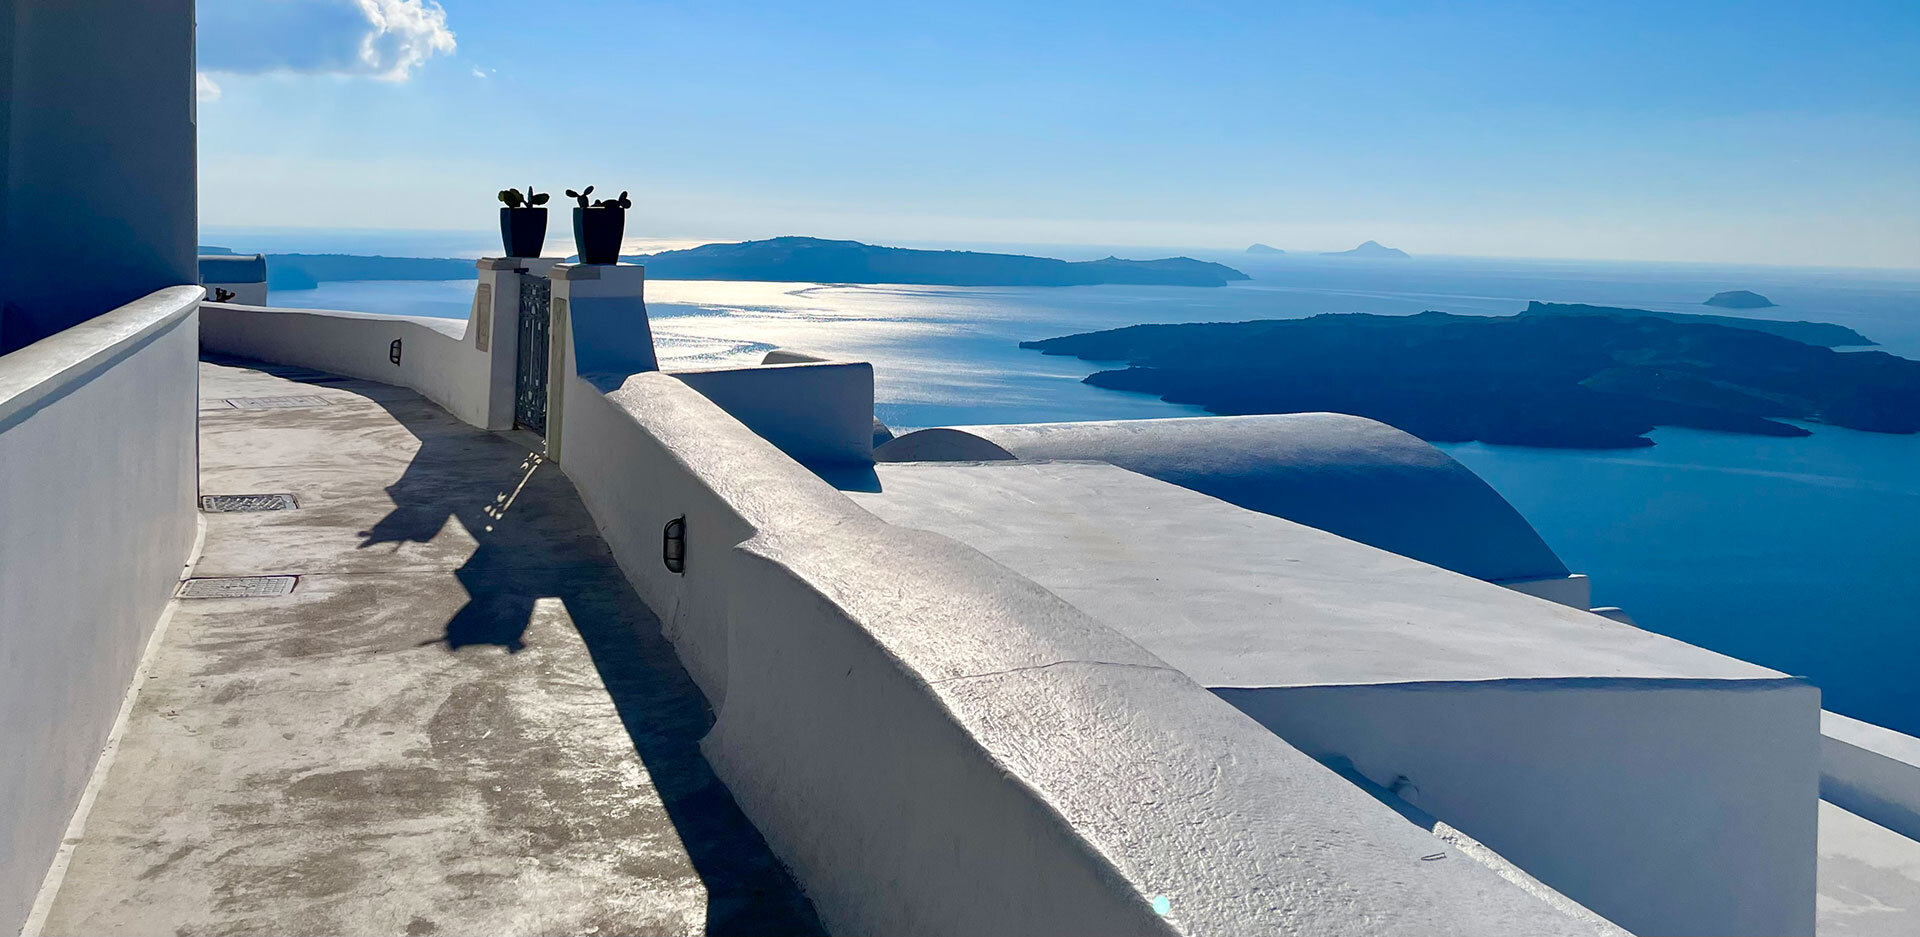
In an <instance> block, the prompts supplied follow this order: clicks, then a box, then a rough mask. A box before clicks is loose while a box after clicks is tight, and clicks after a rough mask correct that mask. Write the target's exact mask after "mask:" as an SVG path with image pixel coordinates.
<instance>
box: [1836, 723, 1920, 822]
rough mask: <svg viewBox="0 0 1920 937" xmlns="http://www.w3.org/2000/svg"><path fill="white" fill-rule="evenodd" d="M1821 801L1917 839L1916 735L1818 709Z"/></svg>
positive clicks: (1919, 763) (1919, 760) (1919, 751)
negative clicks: (1819, 712)
mask: <svg viewBox="0 0 1920 937" xmlns="http://www.w3.org/2000/svg"><path fill="white" fill-rule="evenodd" d="M1820 799H1822V800H1825V801H1827V802H1828V803H1831V804H1833V805H1834V806H1836V807H1839V808H1841V809H1843V810H1846V811H1848V812H1849V813H1852V814H1854V815H1856V816H1860V817H1864V818H1866V819H1868V820H1871V821H1873V822H1875V823H1878V824H1880V825H1881V826H1884V827H1886V828H1887V829H1890V830H1893V831H1894V832H1896V833H1899V834H1901V835H1902V836H1905V837H1907V838H1908V839H1916V840H1920V739H1917V738H1914V737H1913V736H1911V735H1905V734H1902V733H1899V732H1895V731H1893V730H1892V729H1887V728H1883V727H1881V726H1877V725H1874V724H1873V723H1870V722H1861V721H1860V720H1858V719H1851V718H1848V717H1846V716H1842V715H1840V714H1839V713H1831V712H1822V713H1821V714H1820Z"/></svg>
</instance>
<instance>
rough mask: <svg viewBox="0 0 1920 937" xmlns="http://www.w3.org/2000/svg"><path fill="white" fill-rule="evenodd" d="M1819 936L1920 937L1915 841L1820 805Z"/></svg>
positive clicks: (1918, 846)
mask: <svg viewBox="0 0 1920 937" xmlns="http://www.w3.org/2000/svg"><path fill="white" fill-rule="evenodd" d="M1818 932H1819V934H1820V937H1913V935H1914V934H1920V842H1916V841H1915V840H1912V839H1909V838H1907V837H1905V836H1902V835H1900V834H1899V833H1896V832H1894V831H1893V830H1889V829H1887V828H1886V827H1883V826H1880V825H1879V824H1876V823H1874V822H1873V821H1871V820H1867V819H1864V818H1862V817H1859V816H1855V815H1854V814H1852V813H1849V812H1847V811H1845V810H1842V809H1841V808H1839V807H1836V806H1834V805H1833V804H1830V803H1824V802H1823V803H1821V804H1820V922H1819V928H1818Z"/></svg>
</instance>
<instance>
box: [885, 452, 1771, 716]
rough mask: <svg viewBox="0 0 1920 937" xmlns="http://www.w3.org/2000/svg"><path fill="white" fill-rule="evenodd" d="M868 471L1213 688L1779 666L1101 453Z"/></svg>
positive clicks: (942, 523)
mask: <svg viewBox="0 0 1920 937" xmlns="http://www.w3.org/2000/svg"><path fill="white" fill-rule="evenodd" d="M876 470H877V472H878V475H879V478H880V485H881V489H882V490H881V491H879V492H875V493H867V492H853V493H850V496H851V497H852V498H853V500H854V501H856V502H858V503H859V504H861V505H862V506H863V507H866V508H867V509H869V510H871V511H874V512H875V513H877V514H879V515H880V516H881V517H883V518H886V519H887V520H890V521H893V522H894V523H899V524H906V525H909V526H916V527H923V528H926V529H930V530H937V531H940V532H941V533H945V534H947V535H948V536H951V537H955V538H957V539H959V540H961V541H963V542H965V543H968V544H971V545H972V546H974V547H976V548H978V549H980V550H982V551H983V552H985V553H987V555H989V556H992V557H994V558H996V559H998V560H1000V561H1001V562H1003V563H1006V564H1008V565H1010V566H1012V567H1014V568H1015V569H1018V570H1020V571H1021V572H1022V573H1024V574H1026V575H1028V576H1032V577H1034V578H1035V579H1037V580H1038V581H1039V582H1040V583H1041V584H1042V585H1045V586H1047V587H1048V588H1049V589H1052V590H1053V591H1055V592H1057V593H1059V594H1060V595H1061V596H1063V597H1065V598H1067V599H1068V600H1069V601H1071V602H1073V603H1075V604H1076V605H1079V606H1081V607H1082V608H1085V609H1087V610H1088V611H1089V612H1091V613H1093V614H1094V615H1095V616H1096V617H1099V618H1101V619H1102V620H1105V621H1107V622H1109V623H1110V624H1113V625H1114V626H1115V627H1119V628H1121V629H1122V630H1124V631H1128V632H1129V633H1130V635H1131V636H1132V637H1134V638H1135V639H1136V640H1139V641H1141V642H1142V643H1145V644H1147V645H1148V646H1149V647H1151V648H1153V649H1154V652H1155V653H1156V654H1158V655H1159V656H1161V657H1164V658H1166V659H1167V660H1168V661H1169V662H1170V663H1172V664H1173V665H1174V666H1176V667H1179V668H1180V669H1181V670H1183V671H1185V672H1187V673H1188V674H1191V675H1192V676H1193V677H1194V679H1196V680H1199V681H1200V682H1202V683H1204V684H1205V685H1207V686H1209V687H1232V686H1247V687H1262V686H1303V685H1316V684H1356V683H1407V682H1430V681H1459V680H1505V679H1515V678H1534V679H1538V678H1554V677H1606V678H1625V677H1636V678H1651V679H1665V678H1685V679H1693V678H1702V679H1718V680H1728V679H1734V680H1785V679H1788V678H1787V677H1786V676H1785V675H1784V674H1781V673H1779V672H1778V671H1774V670H1769V669H1767V668H1765V667H1760V666H1757V665H1754V664H1749V663H1747V662H1745V661H1742V660H1737V659H1735V658H1732V657H1727V656H1725V655H1723V654H1715V653H1713V652H1711V651H1708V650H1705V649H1702V648H1698V647H1695V646H1693V645H1690V644H1686V643H1683V642H1680V641H1676V640H1674V639H1672V638H1668V637H1665V636H1663V635H1659V634H1654V633H1652V632H1648V631H1642V630H1640V629H1638V628H1633V627H1630V626H1627V625H1622V624H1620V623H1618V622H1613V621H1608V620H1606V619H1604V618H1601V617H1599V616H1597V615H1593V614H1590V613H1587V612H1582V611H1576V610H1573V609H1570V608H1566V607H1564V606H1561V605H1558V604H1554V603H1551V602H1547V601H1544V600H1541V599H1537V598H1534V597H1531V596H1526V595H1521V594H1519V593H1516V592H1512V591H1510V590H1507V589H1501V588H1495V587H1491V586H1489V585H1488V584H1486V583H1483V582H1477V581H1475V580H1474V579H1471V578H1469V577H1466V576H1462V575H1459V574H1456V573H1450V572H1448V571H1446V570H1443V569H1439V568H1437V567H1433V566H1429V565H1426V564H1423V563H1418V562H1415V561H1413V560H1409V559H1407V558H1405V557H1402V556H1396V555H1394V554H1391V553H1388V552H1386V551H1384V550H1379V549H1375V548H1372V547H1369V546H1366V545H1365V544H1360V543H1355V542H1353V541H1351V540H1347V539H1344V538H1341V537H1336V536H1334V535H1332V534H1328V533H1326V532H1324V531H1320V530H1316V529H1314V528H1311V527H1307V526H1305V525H1302V524H1296V523H1293V522H1291V521H1287V520H1284V519H1281V518H1277V517H1270V516H1267V515H1264V514H1259V513H1255V512H1253V511H1247V510H1241V509H1238V508H1236V507H1234V506H1233V505H1230V504H1226V503H1224V502H1222V501H1219V500H1217V499H1214V498H1209V497H1206V496H1204V495H1199V494H1195V493H1193V492H1190V491H1186V490H1184V489H1182V488H1178V487H1175V486H1173V485H1170V484H1167V483H1163V482H1160V481H1157V480H1155V479H1151V478H1147V477H1144V476H1141V475H1137V474H1135V473H1132V472H1129V471H1126V470H1123V469H1119V468H1115V467H1113V466H1109V465H1101V464H1095V463H1074V462H1051V463H1024V464H1023V463H973V464H967V463H903V464H891V465H890V464H881V465H878V466H876ZM1143 583H1151V584H1152V585H1151V587H1150V588H1142V587H1141V585H1142V584H1143Z"/></svg>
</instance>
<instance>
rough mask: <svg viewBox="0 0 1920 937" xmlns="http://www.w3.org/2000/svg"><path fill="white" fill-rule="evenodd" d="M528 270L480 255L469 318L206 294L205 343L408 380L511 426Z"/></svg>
mask: <svg viewBox="0 0 1920 937" xmlns="http://www.w3.org/2000/svg"><path fill="white" fill-rule="evenodd" d="M523 262H524V261H523ZM534 263H538V261H534ZM548 265H550V264H548ZM543 266H546V265H543ZM522 275H523V274H522V273H521V272H520V269H519V268H516V267H515V266H514V264H513V263H511V262H507V261H492V260H483V261H481V262H480V280H479V283H478V284H477V287H476V289H475V291H474V298H473V305H472V308H471V309H470V310H469V312H468V317H467V321H465V322H461V321H460V320H458V319H441V318H434V317H431V316H392V315H378V314H373V313H365V312H346V311H337V310H330V309H281V308H273V307H267V306H245V305H238V304H233V303H214V302H209V303H206V304H205V305H204V307H203V309H202V310H201V316H200V341H201V344H202V346H203V347H204V348H205V349H206V350H208V351H211V352H218V353H222V354H229V355H237V356H240V357H243V358H253V359H257V360H260V361H270V362H275V363H279V364H292V365H301V366H304V367H309V368H317V369H320V370H323V371H330V372H333V373H335V374H342V375H346V376H348V377H357V378H364V379H366V380H371V381H379V382H381V383H385V384H396V385H399V386H401V387H409V388H412V389H414V390H416V391H419V392H420V393H421V395H422V396H425V397H426V398H427V399H429V400H432V401H433V402H434V403H437V404H439V405H440V406H442V407H444V408H446V410H447V412H449V413H452V414H453V415H454V416H457V417H459V418H460V419H462V420H465V421H466V422H468V423H471V424H473V425H475V426H480V427H484V428H488V429H509V428H511V427H512V426H513V370H512V369H513V363H514V350H515V344H514V343H515V342H516V341H517V337H518V332H517V329H516V328H515V323H516V321H517V316H518V312H519V278H520V276H522Z"/></svg>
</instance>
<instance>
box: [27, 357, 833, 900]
mask: <svg viewBox="0 0 1920 937" xmlns="http://www.w3.org/2000/svg"><path fill="white" fill-rule="evenodd" d="M258 367H259V368H261V369H264V370H259V369H250V368H247V367H239V366H231V365H219V364H203V365H202V370H201V380H202V384H201V398H202V400H203V404H202V412H201V418H202V422H201V491H202V493H203V494H249V493H265V492H291V493H292V494H294V495H295V496H296V497H297V498H298V499H299V502H300V507H299V509H298V510H295V511H288V512H271V513H252V514H208V515H206V521H207V532H206V543H205V547H204V550H203V553H202V556H201V558H200V560H199V562H198V564H197V565H196V567H195V569H194V570H193V575H194V576H197V577H208V576H255V575H273V574H293V575H298V576H299V577H300V579H299V583H298V586H297V587H296V588H295V590H294V591H293V593H292V594H291V595H288V596H285V597H281V598H241V599H204V600H178V601H177V602H176V607H175V610H174V615H173V618H172V621H171V624H170V625H169V626H168V630H167V632H166V634H165V637H164V641H163V643H162V644H161V646H160V648H159V651H158V653H157V655H156V656H155V660H154V666H153V671H152V674H151V677H150V678H149V680H148V682H147V683H146V685H145V688H144V690H143V691H142V693H141V695H140V698H139V702H138V704H137V706H136V708H135V710H134V711H133V714H132V718H131V721H130V723H129V725H128V728H127V731H126V734H125V736H124V739H123V741H122V743H121V748H120V751H119V754H118V756H117V758H116V760H115V762H114V763H113V766H112V769H111V771H110V772H109V773H108V775H107V777H106V781H105V784H104V786H103V787H102V788H101V791H100V794H99V798H98V800H97V801H96V803H95V805H94V807H93V810H92V813H91V814H90V817H89V820H88V823H87V827H86V831H85V835H84V836H83V837H82V839H81V841H80V843H79V844H78V846H77V848H76V849H75V851H74V854H73V861H72V864H71V866H70V867H69V869H68V871H67V873H66V876H65V878H64V880H63V884H62V885H61V888H60V890H59V892H58V893H57V897H56V899H55V902H54V905H53V908H52V911H51V914H50V916H49V917H48V919H47V922H46V925H45V927H44V931H45V932H46V933H49V934H158V933H177V934H233V933H276V934H321V933H334V934H401V933H405V934H434V933H440V934H474V933H487V934H506V933H529V934H530V933H574V934H630V933H694V932H700V931H709V932H719V933H746V932H766V933H798V932H812V931H817V930H818V928H819V924H818V923H817V921H816V920H815V919H814V917H813V912H812V910H811V908H810V907H809V906H808V905H807V903H806V901H805V899H804V898H803V897H801V895H800V894H799V893H798V891H797V890H796V889H795V887H794V885H793V883H792V882H791V880H790V879H789V878H788V877H787V875H786V873H785V872H784V870H783V869H781V867H780V866H779V864H778V863H777V862H776V861H775V860H774V859H773V858H772V857H771V856H770V855H769V853H768V852H767V849H766V846H765V844H764V842H763V841H762V840H761V838H760V836H759V834H758V833H757V832H756V831H755V830H754V829H753V827H752V826H751V825H750V824H749V823H748V822H747V821H746V820H745V818H744V817H742V816H741V814H740V813H739V810H738V808H736V807H735V805H734V803H733V800H732V798H731V797H730V796H729V795H728V794H727V791H726V789H725V787H723V786H722V785H721V784H720V783H719V782H718V781H716V780H715V778H714V777H713V775H712V773H711V771H710V770H709V769H708V767H707V764H706V762H705V761H704V760H703V759H702V758H701V757H700V754H699V750H698V748H697V747H696V743H697V741H698V739H699V737H700V736H701V735H703V734H705V732H706V729H707V726H708V725H709V722H710V715H709V713H708V712H707V709H706V705H705V703H704V701H703V700H702V698H701V697H700V694H699V692H698V691H697V690H696V689H695V688H694V685H693V684H692V682H691V681H690V680H689V679H688V678H687V676H686V674H685V672H684V671H682V670H681V668H680V665H679V663H678V661H677V660H676V659H675V657H674V656H673V653H672V650H671V649H670V648H669V647H668V646H667V645H666V643H665V642H664V641H663V640H662V639H661V638H660V636H659V626H658V622H657V621H656V619H655V618H654V617H653V616H652V614H651V613H650V612H649V611H648V610H647V609H646V607H645V606H644V605H642V604H641V602H640V601H639V599H638V598H637V597H636V596H635V595H634V593H633V591H632V589H631V588H630V587H629V585H628V584H627V582H626V580H625V579H624V578H623V576H622V575H621V573H620V571H619V569H618V568H617V567H616V566H615V565H614V563H613V560H612V557H611V556H610V555H609V554H608V552H607V550H606V547H605V545H604V544H603V543H602V542H601V540H600V538H599V536H598V534H597V533H596V531H595V530H594V527H593V524H592V521H591V520H590V518H589V517H588V516H587V514H586V512H585V510H584V509H583V508H582V507H581V506H580V504H579V501H578V500H577V498H576V496H575V495H574V492H573V489H572V487H571V486H570V485H569V484H568V482H567V480H566V478H565V477H564V476H563V475H562V474H561V473H560V472H559V471H557V470H556V469H554V468H553V467H551V466H546V465H542V464H540V462H539V460H538V459H536V458H533V457H531V456H530V455H529V454H528V453H527V452H526V451H525V450H524V448H522V447H519V446H516V445H514V444H513V443H512V442H509V441H508V440H507V439H505V438H503V437H501V436H498V435H495V434H489V433H485V432H482V431H479V430H475V429H473V428H471V427H468V426H466V425H465V424H462V423H460V422H458V421H457V420H455V419H453V418H452V417H450V416H448V415H447V414H446V413H445V412H443V411H441V410H440V409H439V408H438V407H436V406H434V405H432V404H431V403H428V402H426V401H424V400H422V399H421V398H420V397H418V396H417V395H415V394H413V393H412V392H410V391H405V390H401V389H398V388H393V387H386V386H383V385H378V384H371V383H364V382H356V381H346V380H342V379H338V378H330V377H327V376H324V375H320V374H317V373H316V372H310V371H300V370H298V369H279V368H269V367H267V366H264V365H263V366H258ZM266 371H275V372H277V373H279V374H281V375H285V376H275V375H274V374H269V373H266ZM289 377H293V378H299V379H300V380H290V379H288V378H289ZM304 394H317V395H319V396H322V397H325V398H326V399H327V400H328V401H329V402H330V404H329V405H327V406H315V407H305V408H296V409H266V410H239V409H232V408H229V407H227V406H225V405H224V404H223V403H221V402H220V401H221V399H222V398H232V397H272V396H287V395H304Z"/></svg>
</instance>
